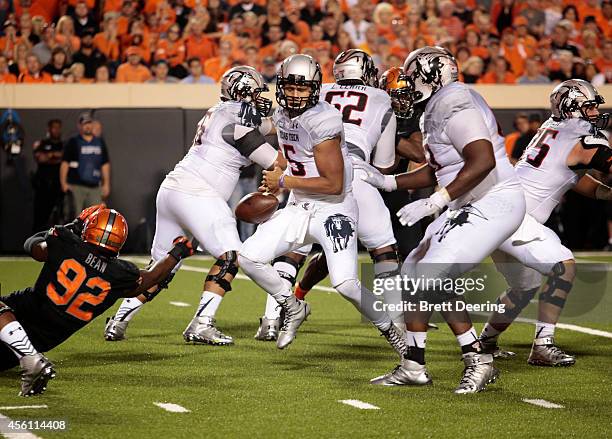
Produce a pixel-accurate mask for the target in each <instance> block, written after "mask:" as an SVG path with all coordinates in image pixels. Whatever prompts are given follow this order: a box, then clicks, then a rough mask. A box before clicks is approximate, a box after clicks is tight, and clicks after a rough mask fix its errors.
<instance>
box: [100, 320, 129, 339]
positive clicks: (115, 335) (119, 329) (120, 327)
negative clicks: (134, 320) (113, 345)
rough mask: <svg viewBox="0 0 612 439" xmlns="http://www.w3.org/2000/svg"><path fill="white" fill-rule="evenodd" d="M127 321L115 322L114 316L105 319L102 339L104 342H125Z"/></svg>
mask: <svg viewBox="0 0 612 439" xmlns="http://www.w3.org/2000/svg"><path fill="white" fill-rule="evenodd" d="M128 323H130V322H129V321H127V320H125V321H120V320H115V316H112V317H109V318H108V319H106V326H105V327H104V339H105V340H106V341H121V340H125V331H127V327H128Z"/></svg>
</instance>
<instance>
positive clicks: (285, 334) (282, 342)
mask: <svg viewBox="0 0 612 439" xmlns="http://www.w3.org/2000/svg"><path fill="white" fill-rule="evenodd" d="M309 218H310V212H309V211H307V210H305V209H302V208H301V207H297V206H295V205H288V206H287V207H285V208H284V209H281V210H279V211H277V212H276V213H275V214H274V215H273V216H272V218H270V219H269V220H268V221H266V222H265V223H263V224H260V225H259V227H258V228H257V231H256V232H255V233H254V234H253V235H252V236H251V237H250V238H249V239H247V240H246V241H245V242H244V243H243V244H242V248H241V249H240V255H239V256H238V261H239V263H240V266H241V267H242V270H243V271H244V272H245V273H246V274H247V275H248V276H249V277H250V278H251V279H252V280H253V281H254V282H255V283H256V284H257V285H259V286H260V287H261V288H262V289H263V290H264V291H266V292H267V293H268V294H269V295H271V296H272V297H273V298H274V299H275V300H276V302H277V303H278V304H279V305H280V307H281V308H282V310H283V311H284V312H285V318H284V320H283V325H282V327H281V329H280V331H279V335H278V340H277V343H276V346H277V347H278V348H279V349H284V348H285V347H287V346H288V345H289V344H290V343H291V342H292V341H293V339H294V338H295V334H296V332H297V330H298V328H299V327H300V325H301V324H302V323H303V322H304V321H305V320H306V318H307V317H308V315H309V314H310V306H309V305H308V304H307V303H306V302H302V301H301V300H298V299H297V298H296V297H295V296H294V295H293V293H292V291H291V286H290V285H289V284H288V283H287V282H285V281H283V278H282V277H281V276H280V274H279V273H278V272H277V271H276V270H275V269H274V267H272V265H271V262H272V261H273V260H274V259H275V258H276V257H278V256H280V255H284V254H286V253H288V252H290V251H293V250H295V249H297V248H299V247H302V246H303V245H304V244H309V242H308V241H304V236H303V234H302V233H301V232H300V231H301V230H305V229H304V227H307V224H308V221H309Z"/></svg>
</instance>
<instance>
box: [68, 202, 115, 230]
mask: <svg viewBox="0 0 612 439" xmlns="http://www.w3.org/2000/svg"><path fill="white" fill-rule="evenodd" d="M105 207H106V204H104V203H100V204H94V205H93V206H89V207H86V208H85V209H83V210H82V211H81V213H80V214H79V216H77V217H76V218H75V219H74V221H72V222H71V223H68V224H66V225H65V226H64V227H66V228H67V229H68V230H70V231H71V232H73V233H75V234H77V235H79V236H81V233H83V227H84V226H85V221H86V220H87V218H89V216H90V215H93V214H94V213H96V212H97V211H98V210H100V209H104V208H105Z"/></svg>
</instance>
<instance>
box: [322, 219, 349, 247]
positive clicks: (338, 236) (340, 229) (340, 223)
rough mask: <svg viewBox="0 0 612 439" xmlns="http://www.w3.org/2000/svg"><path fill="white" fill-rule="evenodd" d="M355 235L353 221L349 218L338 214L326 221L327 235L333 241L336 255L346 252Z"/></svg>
mask: <svg viewBox="0 0 612 439" xmlns="http://www.w3.org/2000/svg"><path fill="white" fill-rule="evenodd" d="M354 234H355V227H354V226H353V220H351V219H350V218H349V217H348V216H345V215H342V214H340V213H337V214H335V215H332V216H330V217H328V218H327V219H326V220H325V235H326V236H327V237H328V238H329V239H330V240H331V242H332V245H333V250H334V253H337V252H339V251H340V250H345V249H346V248H347V247H348V243H349V239H351V238H352V237H353V235H354Z"/></svg>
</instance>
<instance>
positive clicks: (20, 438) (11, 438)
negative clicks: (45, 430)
mask: <svg viewBox="0 0 612 439" xmlns="http://www.w3.org/2000/svg"><path fill="white" fill-rule="evenodd" d="M11 421H12V419H11V418H9V417H8V416H4V415H3V414H2V413H0V436H3V437H5V438H6V439H42V438H41V437H40V436H36V435H35V434H33V433H32V432H31V431H30V430H15V429H12V428H9V427H8V425H9V423H10V422H11Z"/></svg>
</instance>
